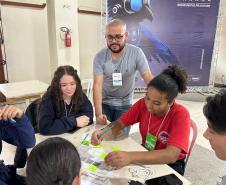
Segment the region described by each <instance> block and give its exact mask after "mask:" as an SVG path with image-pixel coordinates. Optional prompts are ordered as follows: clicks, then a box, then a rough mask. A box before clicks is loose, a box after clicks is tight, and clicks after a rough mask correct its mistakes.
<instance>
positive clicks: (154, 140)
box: [144, 132, 157, 151]
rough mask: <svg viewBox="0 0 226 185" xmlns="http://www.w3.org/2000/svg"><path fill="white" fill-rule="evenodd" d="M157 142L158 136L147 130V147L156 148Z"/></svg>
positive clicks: (149, 148)
mask: <svg viewBox="0 0 226 185" xmlns="http://www.w3.org/2000/svg"><path fill="white" fill-rule="evenodd" d="M156 143H157V137H156V136H153V135H152V134H150V133H149V132H147V135H146V141H145V145H144V146H145V148H147V149H148V150H149V151H150V150H154V149H155V146H156Z"/></svg>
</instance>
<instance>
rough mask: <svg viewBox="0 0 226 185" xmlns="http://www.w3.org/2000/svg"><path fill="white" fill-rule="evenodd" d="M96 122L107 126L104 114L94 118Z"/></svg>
mask: <svg viewBox="0 0 226 185" xmlns="http://www.w3.org/2000/svg"><path fill="white" fill-rule="evenodd" d="M96 122H97V123H98V124H101V125H107V116H106V115H105V114H100V115H98V116H97V117H96Z"/></svg>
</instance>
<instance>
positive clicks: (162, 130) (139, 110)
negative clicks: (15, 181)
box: [91, 65, 190, 175]
mask: <svg viewBox="0 0 226 185" xmlns="http://www.w3.org/2000/svg"><path fill="white" fill-rule="evenodd" d="M186 85H187V74H186V72H185V71H184V70H182V69H180V68H179V67H178V66H176V65H173V66H169V67H168V68H167V69H165V70H164V71H163V72H162V73H161V74H160V75H158V76H156V77H155V78H154V79H152V80H151V81H150V82H149V84H148V86H147V93H146V96H145V98H142V99H140V100H139V101H138V102H137V103H135V104H134V105H133V106H132V107H131V108H130V109H129V110H128V111H127V112H126V113H125V114H123V115H122V116H121V117H120V118H119V119H118V120H117V121H115V122H112V123H110V125H108V126H107V127H106V128H105V129H106V130H109V127H110V128H111V129H110V130H109V131H107V132H106V133H105V134H104V135H103V134H101V133H102V132H103V130H97V131H95V132H94V133H93V135H92V139H91V142H92V143H93V144H99V143H100V142H101V141H102V140H103V138H105V137H108V136H110V135H117V134H118V132H119V131H121V130H122V129H123V128H125V127H127V126H130V125H133V124H136V123H137V124H139V129H140V134H141V136H142V145H143V146H144V147H145V148H146V149H147V150H148V151H145V152H143V151H142V152H141V151H140V152H125V151H117V152H111V153H109V154H108V155H107V157H106V159H105V162H106V163H107V164H108V165H110V166H114V167H117V168H120V167H123V166H126V165H129V164H132V163H141V164H169V165H170V166H171V167H172V168H174V169H175V170H176V171H177V172H179V173H180V174H182V175H183V174H184V167H185V163H184V159H185V157H186V154H187V151H188V143H189V134H190V116H189V113H188V111H187V109H186V108H185V107H184V106H182V105H180V104H178V103H176V102H175V98H176V97H177V95H178V93H184V92H185V91H186Z"/></svg>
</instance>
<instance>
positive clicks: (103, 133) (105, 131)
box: [97, 125, 114, 139]
mask: <svg viewBox="0 0 226 185" xmlns="http://www.w3.org/2000/svg"><path fill="white" fill-rule="evenodd" d="M113 127H114V125H111V126H110V127H108V128H107V129H106V130H104V131H103V132H101V133H100V135H98V136H97V138H98V139H100V138H101V137H102V136H103V135H105V134H106V133H107V132H108V131H109V130H111V129H112V128H113Z"/></svg>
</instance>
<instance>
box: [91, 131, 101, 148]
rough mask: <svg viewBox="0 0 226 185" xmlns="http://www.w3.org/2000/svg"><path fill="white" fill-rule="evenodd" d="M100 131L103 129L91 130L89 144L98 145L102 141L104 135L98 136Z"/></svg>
mask: <svg viewBox="0 0 226 185" xmlns="http://www.w3.org/2000/svg"><path fill="white" fill-rule="evenodd" d="M102 132H103V130H96V131H94V132H93V134H92V137H91V144H92V145H99V144H100V143H101V142H102V140H103V138H104V136H102V137H99V135H100V134H101V133H102Z"/></svg>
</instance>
